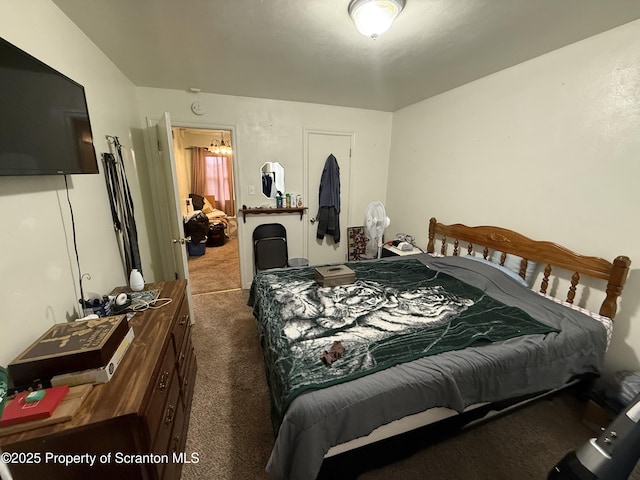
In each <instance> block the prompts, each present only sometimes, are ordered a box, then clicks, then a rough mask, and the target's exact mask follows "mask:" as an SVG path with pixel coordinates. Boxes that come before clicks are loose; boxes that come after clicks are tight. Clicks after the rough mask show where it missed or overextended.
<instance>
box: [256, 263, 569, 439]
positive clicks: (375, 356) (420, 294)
mask: <svg viewBox="0 0 640 480" xmlns="http://www.w3.org/2000/svg"><path fill="white" fill-rule="evenodd" d="M347 265H348V266H349V267H350V268H351V269H353V270H354V271H355V272H356V282H355V283H354V284H351V285H343V286H339V287H330V288H321V287H319V286H318V285H317V284H316V282H315V281H314V269H313V268H302V269H283V270H272V271H267V272H263V273H261V274H259V275H257V276H256V277H255V279H254V282H253V284H252V286H251V292H250V297H249V304H250V305H252V306H253V313H254V315H255V317H256V319H257V322H258V329H259V334H260V340H261V344H262V349H263V354H264V357H265V366H266V373H267V383H268V384H269V389H270V392H271V405H272V419H273V421H274V426H275V427H276V429H277V428H278V427H279V425H280V422H281V420H282V417H283V416H284V413H285V411H286V409H287V407H288V406H289V404H290V403H291V402H292V401H293V399H294V398H296V397H297V396H298V395H300V394H302V393H304V392H306V391H310V390H315V389H319V388H323V387H327V386H330V385H334V384H337V383H342V382H346V381H349V380H353V379H355V378H358V377H361V376H363V375H367V374H370V373H373V372H376V371H379V370H382V369H385V368H389V367H391V366H394V365H397V364H400V363H404V362H408V361H411V360H415V359H416V358H420V357H423V356H426V355H434V354H437V353H441V352H446V351H450V350H460V349H463V348H466V347H468V346H470V345H477V344H481V343H482V342H498V341H502V340H506V339H509V338H513V337H517V336H520V335H528V334H536V333H537V334H544V333H549V332H553V331H557V330H555V329H553V328H551V327H549V326H547V325H544V324H542V323H540V322H538V321H537V320H535V319H533V318H531V317H530V316H529V315H528V314H526V313H525V312H523V311H522V310H520V309H518V308H515V307H509V306H506V305H504V304H502V303H500V302H498V301H496V300H494V299H493V298H491V297H489V296H487V295H486V294H485V293H484V292H482V291H481V290H480V289H478V288H475V287H472V286H470V285H468V284H466V283H464V282H461V281H459V280H457V279H455V278H454V277H451V276H449V275H447V274H444V273H441V272H437V271H435V270H432V269H429V268H427V267H426V266H425V265H423V264H422V263H421V262H420V261H418V260H415V259H407V260H405V259H403V260H399V261H393V262H389V261H371V262H354V263H349V264H347ZM334 341H340V342H341V343H342V345H343V346H344V347H345V352H344V356H343V357H342V358H340V359H339V360H337V361H336V362H334V363H333V364H332V365H331V366H327V365H326V364H325V363H324V362H323V361H322V360H321V356H322V354H323V352H324V351H325V350H329V349H330V347H331V345H332V343H333V342H334Z"/></svg>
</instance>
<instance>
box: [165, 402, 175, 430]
mask: <svg viewBox="0 0 640 480" xmlns="http://www.w3.org/2000/svg"><path fill="white" fill-rule="evenodd" d="M175 411H176V407H175V405H171V404H169V406H168V407H167V414H166V415H165V417H164V423H166V424H167V425H168V424H170V423H171V422H173V415H174V414H175Z"/></svg>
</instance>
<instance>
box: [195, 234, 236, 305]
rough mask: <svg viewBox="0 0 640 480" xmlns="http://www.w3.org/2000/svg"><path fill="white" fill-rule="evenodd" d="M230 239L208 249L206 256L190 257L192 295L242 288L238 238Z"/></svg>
mask: <svg viewBox="0 0 640 480" xmlns="http://www.w3.org/2000/svg"><path fill="white" fill-rule="evenodd" d="M230 237H231V238H229V239H228V240H227V241H226V242H225V244H224V245H222V246H219V247H207V248H206V250H205V254H204V255H201V256H193V257H189V283H190V285H191V294H192V295H198V294H200V293H209V292H219V291H223V290H231V289H234V288H240V286H241V284H240V260H239V257H238V237H237V235H231V236H230Z"/></svg>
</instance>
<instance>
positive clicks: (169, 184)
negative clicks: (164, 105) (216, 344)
mask: <svg viewBox="0 0 640 480" xmlns="http://www.w3.org/2000/svg"><path fill="white" fill-rule="evenodd" d="M148 123H150V122H149V121H148ZM150 127H151V128H150V130H155V132H154V133H155V134H156V135H157V143H155V142H153V137H154V135H150V136H151V144H152V145H157V148H158V155H157V156H155V159H154V160H155V161H156V162H157V165H156V167H157V168H154V169H153V170H154V171H155V172H156V180H159V181H158V182H157V183H156V187H155V188H156V189H157V190H158V192H157V193H158V197H159V199H160V201H159V204H160V207H159V208H158V209H156V216H157V218H158V217H159V218H161V219H162V220H161V221H160V223H161V225H162V227H161V230H163V231H162V232H161V233H160V237H159V238H160V243H161V245H160V248H161V250H162V257H163V262H164V265H163V267H164V270H165V277H166V278H170V277H171V276H172V274H173V277H174V278H176V279H183V278H184V279H186V280H187V282H188V281H189V267H188V264H187V249H186V244H185V238H184V220H183V218H182V211H181V209H180V197H179V194H178V187H177V185H178V182H177V181H176V164H175V156H174V154H173V137H172V133H171V119H170V118H169V113H167V112H165V113H164V115H163V116H162V118H161V119H160V120H159V121H158V124H157V125H156V126H155V128H154V127H153V126H151V125H150ZM152 133H153V132H152ZM158 176H160V177H161V178H158ZM162 200H164V201H162ZM187 302H188V303H189V317H190V318H191V321H192V322H193V321H194V318H193V304H192V297H191V288H189V287H187Z"/></svg>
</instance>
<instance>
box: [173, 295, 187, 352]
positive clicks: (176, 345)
mask: <svg viewBox="0 0 640 480" xmlns="http://www.w3.org/2000/svg"><path fill="white" fill-rule="evenodd" d="M177 317H178V318H177V319H176V323H175V325H174V326H173V329H172V331H171V343H172V344H173V352H174V353H175V354H176V356H177V355H179V353H180V349H181V347H182V343H183V342H184V337H185V335H186V334H187V332H188V331H190V330H191V319H190V318H189V305H188V304H187V302H186V301H183V302H182V305H181V306H180V311H179V312H178V315H177Z"/></svg>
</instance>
